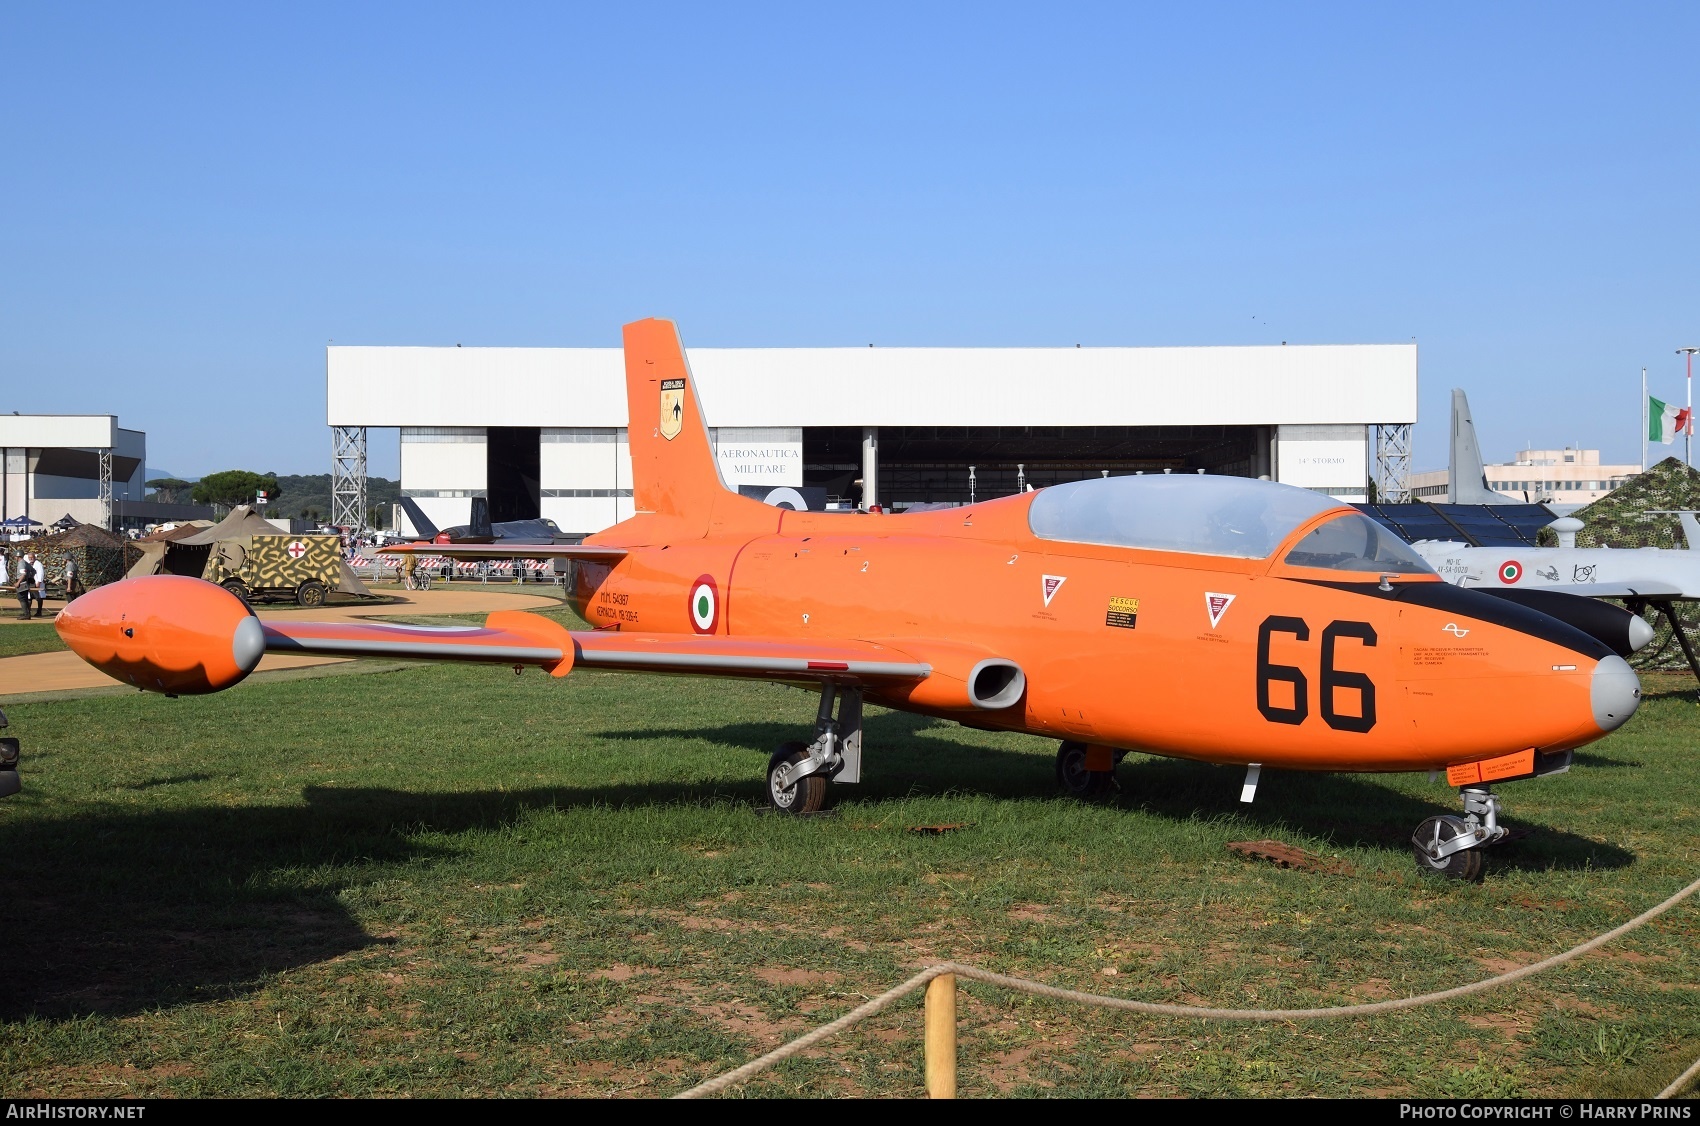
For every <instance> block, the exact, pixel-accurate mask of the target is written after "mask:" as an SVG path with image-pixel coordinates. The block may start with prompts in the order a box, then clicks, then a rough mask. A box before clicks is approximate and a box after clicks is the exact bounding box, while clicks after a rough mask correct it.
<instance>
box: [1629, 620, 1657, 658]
mask: <svg viewBox="0 0 1700 1126" xmlns="http://www.w3.org/2000/svg"><path fill="white" fill-rule="evenodd" d="M1652 640H1653V627H1652V625H1650V624H1649V623H1648V621H1647V619H1646V618H1643V617H1642V616H1641V615H1640V614H1637V615H1635V617H1634V618H1633V619H1632V620H1631V621H1630V623H1629V651H1630V652H1631V653H1639V652H1640V651H1641V650H1643V649H1645V648H1646V647H1647V645H1648V643H1649V642H1651V641H1652Z"/></svg>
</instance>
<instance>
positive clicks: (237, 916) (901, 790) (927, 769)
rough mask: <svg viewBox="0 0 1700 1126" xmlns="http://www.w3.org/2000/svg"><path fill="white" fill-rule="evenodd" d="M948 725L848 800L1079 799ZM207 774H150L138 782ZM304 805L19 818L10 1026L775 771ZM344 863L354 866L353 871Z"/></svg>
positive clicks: (1285, 785) (1167, 802)
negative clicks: (351, 906)
mask: <svg viewBox="0 0 1700 1126" xmlns="http://www.w3.org/2000/svg"><path fill="white" fill-rule="evenodd" d="M933 726H934V725H933V722H932V721H930V720H926V719H919V718H916V717H913V716H906V715H902V714H896V715H891V716H877V717H874V718H873V719H871V720H870V722H869V724H868V738H869V742H870V746H871V748H872V753H871V754H870V757H869V759H868V770H867V771H866V772H865V776H866V777H867V779H868V781H867V782H866V783H865V784H863V785H862V786H859V787H857V788H856V789H854V790H850V789H849V788H848V787H847V788H846V789H847V791H848V792H847V793H846V795H845V797H847V798H852V799H854V798H862V799H872V800H889V799H892V798H899V797H906V796H911V795H932V794H945V793H970V794H982V795H986V796H990V797H995V798H1000V799H1007V800H1026V801H1052V800H1060V799H1057V798H1055V797H1054V796H1053V794H1054V789H1053V781H1052V776H1051V766H1050V762H1049V761H1048V759H1046V758H1045V757H1043V756H1039V755H1032V754H1021V753H1016V752H1013V751H1009V750H1002V749H998V748H988V747H976V746H970V745H964V744H961V743H958V742H955V741H953V740H952V739H949V738H939V737H938V735H942V734H944V733H945V732H947V731H948V730H949V729H948V728H939V729H938V732H937V734H929V733H928V731H927V729H928V728H930V727H933ZM794 735H795V729H794V728H792V727H788V726H785V725H781V724H736V725H731V726H727V727H722V728H716V729H709V730H692V731H680V732H668V731H655V730H651V731H647V732H642V733H638V734H635V735H634V736H633V737H636V738H645V739H658V738H659V739H665V738H669V737H677V738H679V740H680V741H681V742H685V741H687V740H702V739H707V740H709V741H712V742H716V743H724V744H726V745H729V746H732V747H736V748H739V749H742V750H747V751H750V752H752V758H755V753H756V752H759V753H760V755H762V756H763V757H765V755H766V754H767V750H766V749H765V748H770V747H772V746H773V745H775V744H777V743H778V742H780V741H782V740H783V739H784V738H786V737H788V736H794ZM600 737H603V738H617V737H623V736H622V734H621V733H602V734H601V736H600ZM680 753H681V754H688V753H689V752H688V750H687V749H685V748H681V750H680ZM1120 777H1121V780H1122V787H1123V788H1122V792H1121V793H1120V794H1118V795H1116V796H1114V797H1112V798H1110V799H1108V804H1109V805H1111V806H1112V807H1116V806H1119V807H1121V808H1125V809H1128V810H1136V809H1137V810H1142V811H1145V812H1147V813H1152V814H1156V815H1158V816H1164V817H1170V818H1173V819H1176V820H1187V819H1191V818H1195V817H1205V818H1212V817H1235V818H1238V819H1241V820H1244V821H1250V822H1252V823H1253V824H1254V825H1256V829H1255V830H1251V831H1252V832H1255V833H1259V834H1280V833H1283V832H1294V831H1297V832H1302V833H1305V834H1308V835H1310V836H1312V837H1320V838H1324V839H1328V840H1331V841H1333V842H1335V843H1336V844H1338V845H1345V846H1367V847H1373V848H1386V849H1391V850H1395V851H1401V852H1402V851H1403V850H1404V849H1405V848H1406V847H1407V846H1406V840H1407V835H1408V834H1409V833H1410V831H1411V829H1412V827H1413V826H1415V825H1416V823H1417V822H1418V821H1420V820H1421V819H1422V818H1424V817H1427V816H1429V815H1431V814H1433V813H1435V812H1438V811H1443V810H1449V809H1450V808H1451V805H1450V803H1449V802H1447V801H1446V799H1445V797H1444V796H1443V795H1445V791H1443V790H1441V789H1440V788H1439V787H1437V788H1436V794H1435V800H1434V801H1432V802H1430V801H1425V800H1421V799H1418V798H1414V797H1411V796H1408V795H1405V794H1401V793H1399V792H1397V791H1395V790H1392V789H1389V788H1386V787H1383V786H1380V785H1378V784H1376V783H1375V782H1374V781H1372V780H1367V779H1364V778H1362V777H1356V776H1350V775H1309V774H1296V773H1281V774H1272V775H1266V776H1265V781H1264V788H1263V790H1262V792H1260V793H1259V795H1258V801H1257V803H1256V804H1254V805H1251V806H1245V805H1241V804H1240V803H1239V802H1238V801H1237V800H1236V799H1237V797H1238V792H1239V775H1238V772H1237V771H1235V770H1231V769H1229V768H1226V767H1211V766H1206V765H1202V764H1198V763H1190V762H1181V761H1176V760H1170V759H1145V758H1139V759H1136V760H1133V761H1129V762H1126V763H1124V764H1123V765H1122V767H1121V771H1120ZM199 778H200V776H198V775H180V776H177V777H174V778H162V779H153V780H144V781H140V782H138V783H137V784H136V785H135V786H134V787H132V788H136V789H141V788H152V787H154V786H166V785H170V784H172V783H174V782H182V781H194V780H199ZM1512 793H1513V794H1514V793H1515V791H1514V790H1513V791H1512ZM303 796H304V798H305V802H304V804H300V805H289V806H258V807H238V808H231V807H228V806H214V805H198V806H190V807H185V808H174V809H168V810H153V811H146V812H133V811H102V812H95V813H91V814H88V815H84V816H79V817H75V818H64V819H47V818H44V819H40V820H33V821H27V822H12V823H6V824H0V849H4V854H5V855H6V856H7V857H8V863H7V864H6V865H5V867H4V869H0V927H3V928H4V929H3V930H0V933H3V934H4V935H5V936H6V955H7V958H6V972H5V973H4V974H0V1020H19V1019H22V1018H25V1017H27V1016H29V1015H31V1014H35V1015H38V1016H41V1017H46V1018H62V1017H73V1016H80V1015H84V1014H89V1013H106V1014H113V1015H122V1014H126V1013H135V1012H143V1011H147V1010H150V1009H155V1008H159V1007H164V1006H170V1005H177V1004H184V1003H192V1002H204V1001H214V1000H219V999H222V998H226V997H233V996H240V995H242V994H244V993H247V992H248V991H250V990H252V989H253V988H254V987H255V986H256V985H257V984H258V983H259V982H260V981H261V980H262V979H264V978H265V977H266V976H267V975H269V974H273V973H277V972H280V971H284V970H289V969H293V968H297V967H302V966H307V965H312V964H315V963H319V962H323V961H325V960H327V959H330V958H334V957H337V956H339V955H343V954H348V953H351V952H353V951H356V950H360V949H363V948H365V947H368V946H371V945H373V944H375V943H380V942H385V941H387V940H386V939H382V938H376V937H374V936H372V935H369V934H368V933H366V931H365V930H364V929H362V927H361V926H360V924H359V922H358V921H357V920H356V919H355V918H354V917H353V915H351V914H350V913H349V911H348V910H347V908H346V907H345V906H344V905H343V904H342V902H341V901H340V900H339V899H338V898H337V893H338V891H339V890H340V889H341V888H342V887H344V886H347V884H349V883H352V882H355V881H357V880H362V879H366V878H368V877H369V875H370V873H371V871H372V869H373V867H374V866H378V867H382V866H387V865H391V864H400V863H405V862H408V861H417V860H419V859H422V858H423V859H430V858H432V857H434V856H436V855H438V850H436V849H435V848H434V846H431V845H429V844H425V843H422V842H421V841H420V839H419V838H420V836H421V835H422V834H424V833H446V834H453V833H457V832H464V831H469V830H476V829H488V828H498V827H501V826H503V825H507V824H511V823H513V822H514V821H515V820H517V819H519V818H522V817H524V816H525V815H526V814H527V813H528V812H529V811H531V810H536V809H547V808H556V809H571V808H584V807H602V808H612V809H615V810H618V809H619V808H621V807H630V806H643V805H661V804H677V803H684V804H691V803H698V804H708V803H710V802H715V803H724V802H725V801H726V800H727V799H728V798H731V799H732V800H734V801H737V802H747V803H748V804H749V805H751V806H752V807H758V808H765V798H764V796H763V794H762V783H761V780H760V777H759V770H752V776H751V778H750V779H749V780H748V781H747V782H734V783H726V782H709V783H690V782H653V783H636V784H624V785H604V786H589V787H578V786H555V787H544V788H537V789H532V790H517V791H516V790H483V791H475V792H470V793H467V792H424V793H421V792H409V791H402V790H389V789H374V788H364V789H360V788H346V789H345V788H337V787H309V788H308V789H307V790H306V791H305V793H304V795H303ZM1513 810H1515V798H1514V797H1513ZM1513 824H1515V821H1513ZM1633 861H1634V856H1633V854H1631V853H1629V852H1627V851H1625V850H1623V849H1620V848H1616V847H1613V846H1611V845H1608V844H1600V843H1597V842H1594V841H1589V840H1586V839H1584V838H1582V837H1579V836H1576V835H1574V834H1571V833H1568V832H1565V831H1563V830H1554V829H1544V828H1543V829H1539V830H1538V831H1537V832H1536V834H1535V836H1533V837H1532V838H1530V839H1528V840H1526V841H1522V842H1519V843H1518V844H1516V845H1512V846H1502V847H1501V848H1498V849H1495V850H1494V866H1495V867H1500V868H1504V867H1514V868H1532V869H1547V868H1562V869H1571V868H1582V867H1587V866H1592V867H1595V868H1614V867H1619V866H1622V865H1626V864H1630V863H1633ZM339 868H346V869H347V872H348V874H347V876H346V878H341V877H339V874H338V873H337V869H339ZM290 871H295V872H329V873H330V875H329V877H328V878H325V877H315V878H314V881H313V882H314V884H315V885H316V886H315V887H313V888H307V889H303V888H302V887H299V886H290V885H289V882H288V881H287V880H280V879H278V875H279V873H280V872H290Z"/></svg>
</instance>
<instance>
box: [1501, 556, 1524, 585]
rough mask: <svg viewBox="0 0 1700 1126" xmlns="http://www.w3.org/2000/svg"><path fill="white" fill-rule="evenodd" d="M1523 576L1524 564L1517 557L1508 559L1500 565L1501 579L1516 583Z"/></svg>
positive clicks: (1504, 581)
mask: <svg viewBox="0 0 1700 1126" xmlns="http://www.w3.org/2000/svg"><path fill="white" fill-rule="evenodd" d="M1522 577H1523V564H1521V563H1519V562H1517V560H1515V559H1508V560H1506V561H1505V562H1504V563H1501V564H1500V565H1499V581H1500V582H1502V583H1514V582H1516V581H1517V580H1518V579H1520V578H1522Z"/></svg>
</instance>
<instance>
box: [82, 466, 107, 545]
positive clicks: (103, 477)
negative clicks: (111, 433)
mask: <svg viewBox="0 0 1700 1126" xmlns="http://www.w3.org/2000/svg"><path fill="white" fill-rule="evenodd" d="M84 464H87V463H86V462H85V463H84ZM100 520H101V526H102V527H104V528H105V529H106V530H107V531H109V532H110V531H112V450H111V449H110V448H107V449H103V450H101V451H100Z"/></svg>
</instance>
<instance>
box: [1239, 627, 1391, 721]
mask: <svg viewBox="0 0 1700 1126" xmlns="http://www.w3.org/2000/svg"><path fill="white" fill-rule="evenodd" d="M1277 633H1287V634H1291V635H1292V636H1293V639H1294V640H1295V641H1309V640H1310V626H1309V625H1307V624H1306V623H1305V620H1304V619H1303V618H1287V617H1282V616H1280V615H1275V616H1272V617H1268V618H1265V619H1263V624H1262V625H1261V626H1259V627H1258V628H1257V710H1258V711H1260V712H1262V713H1263V718H1264V719H1266V720H1268V721H1269V722H1270V723H1290V724H1293V725H1295V726H1297V725H1298V724H1301V723H1303V722H1304V721H1305V719H1306V717H1308V716H1309V715H1310V682H1309V681H1308V680H1306V679H1305V674H1304V673H1303V671H1301V670H1300V669H1297V668H1295V667H1294V666H1292V665H1274V664H1270V663H1269V638H1270V635H1271V634H1277ZM1342 637H1352V638H1356V639H1357V640H1359V641H1361V642H1363V644H1364V647H1365V648H1374V647H1375V630H1374V629H1373V628H1372V627H1371V626H1370V624H1369V623H1368V622H1330V623H1328V628H1327V629H1325V630H1323V631H1322V689H1321V693H1320V695H1321V700H1320V701H1319V702H1320V704H1321V709H1322V721H1323V722H1324V723H1326V724H1328V726H1330V727H1332V728H1333V729H1334V730H1336V731H1360V732H1361V731H1368V730H1369V729H1370V728H1372V727H1374V726H1375V682H1374V681H1372V680H1370V678H1369V676H1368V675H1367V674H1365V673H1361V672H1349V671H1344V670H1341V669H1337V668H1335V667H1334V646H1335V643H1336V642H1337V641H1338V640H1339V639H1340V638H1342ZM1274 682H1280V683H1282V684H1290V685H1292V686H1293V706H1292V707H1290V708H1281V707H1276V706H1275V705H1273V704H1271V703H1270V702H1269V685H1270V684H1271V683H1274ZM1342 689H1344V690H1347V691H1355V692H1357V694H1358V714H1356V715H1342V714H1341V713H1340V712H1338V711H1336V710H1335V707H1334V697H1335V693H1336V692H1339V691H1341V690H1342Z"/></svg>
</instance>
